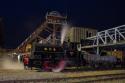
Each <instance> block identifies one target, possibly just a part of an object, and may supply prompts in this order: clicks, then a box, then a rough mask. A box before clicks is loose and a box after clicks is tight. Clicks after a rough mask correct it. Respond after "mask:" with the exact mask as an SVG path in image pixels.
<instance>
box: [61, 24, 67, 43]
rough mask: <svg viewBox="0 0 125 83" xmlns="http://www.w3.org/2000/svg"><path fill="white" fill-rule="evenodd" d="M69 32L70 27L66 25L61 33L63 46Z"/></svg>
mask: <svg viewBox="0 0 125 83" xmlns="http://www.w3.org/2000/svg"><path fill="white" fill-rule="evenodd" d="M68 30H69V25H67V24H64V25H63V27H62V31H61V44H63V42H64V39H65V37H66V34H67V32H68Z"/></svg>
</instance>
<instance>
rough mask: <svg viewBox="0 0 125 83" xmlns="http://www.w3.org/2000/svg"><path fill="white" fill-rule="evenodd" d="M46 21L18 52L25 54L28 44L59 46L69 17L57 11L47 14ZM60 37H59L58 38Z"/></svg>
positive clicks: (18, 48) (23, 43) (20, 46)
mask: <svg viewBox="0 0 125 83" xmlns="http://www.w3.org/2000/svg"><path fill="white" fill-rule="evenodd" d="M45 18H46V20H45V21H44V22H43V23H42V24H40V26H39V27H38V28H37V29H36V30H35V31H34V32H33V33H32V34H31V35H30V36H29V37H27V38H26V39H25V40H24V41H23V42H22V43H21V44H20V45H19V46H18V47H17V49H16V50H18V51H19V50H20V51H21V52H25V49H26V47H27V45H28V44H33V43H34V42H39V43H43V44H46V43H50V44H53V45H54V44H57V40H60V38H61V37H60V35H61V30H62V26H63V24H65V23H67V22H66V19H67V17H65V16H62V15H61V14H60V13H59V12H57V11H52V12H49V13H47V14H46V16H45ZM57 36H59V37H57Z"/></svg>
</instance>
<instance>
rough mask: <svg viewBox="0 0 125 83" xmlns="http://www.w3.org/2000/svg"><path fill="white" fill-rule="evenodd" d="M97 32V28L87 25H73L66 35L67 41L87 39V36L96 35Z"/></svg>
mask: <svg viewBox="0 0 125 83" xmlns="http://www.w3.org/2000/svg"><path fill="white" fill-rule="evenodd" d="M96 33H97V30H96V29H92V28H86V27H72V28H70V29H69V30H68V32H67V34H66V37H65V41H66V42H68V41H70V42H77V43H79V42H80V41H81V39H86V38H87V37H91V36H95V35H96Z"/></svg>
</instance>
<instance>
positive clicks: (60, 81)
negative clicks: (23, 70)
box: [0, 73, 125, 83]
mask: <svg viewBox="0 0 125 83" xmlns="http://www.w3.org/2000/svg"><path fill="white" fill-rule="evenodd" d="M122 79H125V73H119V74H106V75H95V76H81V77H69V78H52V79H51V78H49V79H28V80H6V81H0V83H41V82H42V83H76V82H77V83H93V82H94V83H96V82H101V81H110V80H122Z"/></svg>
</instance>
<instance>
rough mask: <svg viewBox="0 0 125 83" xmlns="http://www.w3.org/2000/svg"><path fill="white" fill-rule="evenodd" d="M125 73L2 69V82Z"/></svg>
mask: <svg viewBox="0 0 125 83" xmlns="http://www.w3.org/2000/svg"><path fill="white" fill-rule="evenodd" d="M118 73H125V70H106V71H81V72H58V73H57V72H38V71H37V70H5V69H0V81H2V80H24V79H46V78H47V79H49V78H68V77H80V76H94V75H105V74H118Z"/></svg>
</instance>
